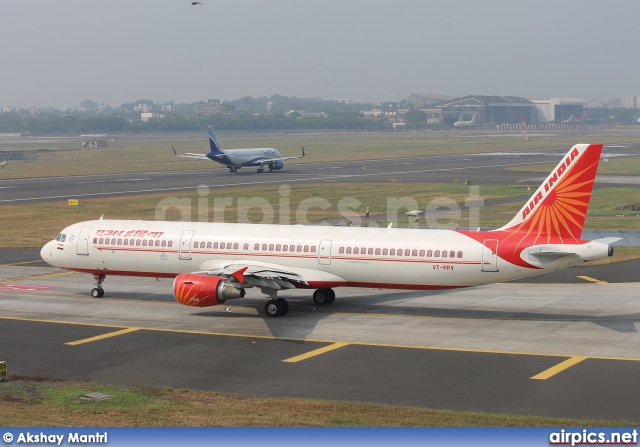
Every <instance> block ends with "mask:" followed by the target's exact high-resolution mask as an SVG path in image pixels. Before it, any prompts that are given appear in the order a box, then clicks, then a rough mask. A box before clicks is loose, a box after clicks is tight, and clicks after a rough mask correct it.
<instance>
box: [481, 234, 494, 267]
mask: <svg viewBox="0 0 640 447" xmlns="http://www.w3.org/2000/svg"><path fill="white" fill-rule="evenodd" d="M482 271H483V272H497V271H498V239H485V240H484V244H483V245H482Z"/></svg>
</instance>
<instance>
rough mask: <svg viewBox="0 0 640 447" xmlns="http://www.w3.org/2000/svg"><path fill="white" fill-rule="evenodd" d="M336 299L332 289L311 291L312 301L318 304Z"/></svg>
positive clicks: (323, 304)
mask: <svg viewBox="0 0 640 447" xmlns="http://www.w3.org/2000/svg"><path fill="white" fill-rule="evenodd" d="M335 299H336V293H335V292H334V291H333V289H318V290H316V291H315V292H313V302H314V303H316V304H317V305H318V306H325V305H327V304H331V303H333V301H334V300H335Z"/></svg>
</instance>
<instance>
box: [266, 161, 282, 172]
mask: <svg viewBox="0 0 640 447" xmlns="http://www.w3.org/2000/svg"><path fill="white" fill-rule="evenodd" d="M269 168H271V169H272V170H274V171H279V170H280V169H282V168H284V163H282V162H281V161H280V160H277V161H274V162H273V163H271V164H270V165H269Z"/></svg>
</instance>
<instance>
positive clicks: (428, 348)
mask: <svg viewBox="0 0 640 447" xmlns="http://www.w3.org/2000/svg"><path fill="white" fill-rule="evenodd" d="M175 304H176V306H177V305H178V304H177V303H175ZM0 320H11V321H28V322H32V323H53V324H69V325H73V326H92V327H105V328H113V329H115V328H122V326H116V325H112V324H101V323H86V322H81V321H64V320H47V319H42V318H22V317H10V316H6V315H0ZM131 329H134V330H140V331H155V332H168V333H175V334H194V335H213V336H220V337H237V338H250V339H253V338H255V339H261V340H276V341H277V340H280V341H299V342H305V343H333V344H336V343H344V344H345V345H347V344H348V345H354V346H374V347H381V348H400V349H424V350H426V351H446V352H476V353H484V354H505V355H529V356H535V357H565V358H566V357H573V356H572V355H571V354H557V353H544V352H527V351H500V350H497V349H496V350H493V349H469V348H444V347H439V346H423V345H404V344H390V343H367V342H358V341H353V342H336V341H335V340H323V339H309V338H296V337H275V336H273V335H251V334H234V333H229V332H212V331H192V330H187V329H171V328H158V327H137V328H131ZM588 358H590V359H595V360H620V361H629V362H640V357H613V356H604V355H592V356H589V357H588Z"/></svg>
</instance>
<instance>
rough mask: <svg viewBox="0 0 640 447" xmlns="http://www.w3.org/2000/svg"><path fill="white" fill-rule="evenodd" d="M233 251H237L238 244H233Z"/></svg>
mask: <svg viewBox="0 0 640 447" xmlns="http://www.w3.org/2000/svg"><path fill="white" fill-rule="evenodd" d="M233 249H234V250H237V249H238V243H237V242H235V243H234V244H233Z"/></svg>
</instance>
